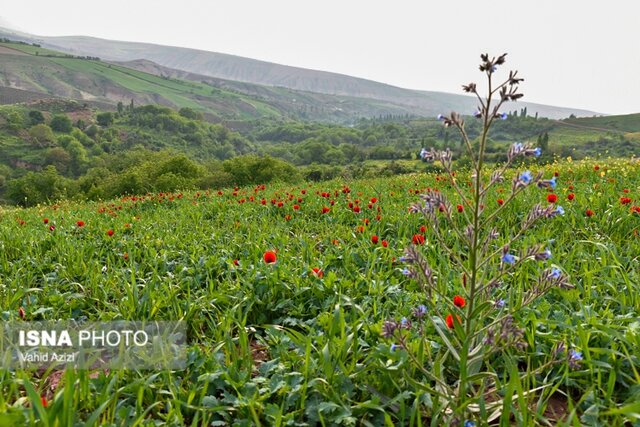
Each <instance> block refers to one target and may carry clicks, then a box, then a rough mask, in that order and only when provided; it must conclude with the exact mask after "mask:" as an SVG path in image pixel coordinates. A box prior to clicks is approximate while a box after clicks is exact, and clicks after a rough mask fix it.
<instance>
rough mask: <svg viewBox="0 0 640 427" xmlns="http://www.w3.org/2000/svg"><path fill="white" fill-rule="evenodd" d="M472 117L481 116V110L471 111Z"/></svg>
mask: <svg viewBox="0 0 640 427" xmlns="http://www.w3.org/2000/svg"><path fill="white" fill-rule="evenodd" d="M473 117H475V118H476V119H479V118H480V117H482V111H480V110H477V111H476V112H475V113H473Z"/></svg>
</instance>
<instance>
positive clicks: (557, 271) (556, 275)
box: [549, 267, 562, 279]
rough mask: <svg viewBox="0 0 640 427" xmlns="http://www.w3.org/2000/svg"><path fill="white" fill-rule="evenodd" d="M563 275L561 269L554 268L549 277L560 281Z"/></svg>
mask: <svg viewBox="0 0 640 427" xmlns="http://www.w3.org/2000/svg"><path fill="white" fill-rule="evenodd" d="M561 274H562V272H561V271H560V269H559V268H555V267H554V268H552V269H551V273H550V274H549V277H551V278H552V279H559V278H560V275H561Z"/></svg>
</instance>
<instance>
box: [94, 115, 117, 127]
mask: <svg viewBox="0 0 640 427" xmlns="http://www.w3.org/2000/svg"><path fill="white" fill-rule="evenodd" d="M96 121H97V122H98V124H99V125H100V126H102V127H108V126H111V125H112V124H113V113H111V112H106V113H100V114H98V115H97V116H96Z"/></svg>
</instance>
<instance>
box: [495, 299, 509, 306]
mask: <svg viewBox="0 0 640 427" xmlns="http://www.w3.org/2000/svg"><path fill="white" fill-rule="evenodd" d="M506 303H507V302H506V301H505V300H503V299H502V298H500V299H499V300H498V301H496V302H495V303H494V304H493V306H494V307H495V308H504V306H505V304H506Z"/></svg>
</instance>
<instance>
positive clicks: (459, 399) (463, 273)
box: [383, 54, 581, 425]
mask: <svg viewBox="0 0 640 427" xmlns="http://www.w3.org/2000/svg"><path fill="white" fill-rule="evenodd" d="M505 57H506V54H504V55H500V56H498V57H492V58H490V57H489V56H488V55H487V54H483V55H481V63H480V71H481V72H482V73H483V74H484V75H485V77H486V80H487V85H488V87H487V92H486V96H484V97H483V96H481V95H480V94H479V92H478V87H477V85H476V83H469V84H466V85H464V86H463V90H464V91H465V92H467V93H470V94H473V95H475V96H476V98H477V101H478V108H477V111H476V112H475V113H474V114H473V116H474V117H475V119H476V120H481V121H482V132H481V133H480V136H479V137H478V140H477V141H472V140H470V138H469V136H468V135H467V132H466V131H465V120H464V118H463V117H462V116H461V115H460V114H458V113H455V112H452V113H451V114H449V115H439V116H438V118H439V120H441V121H442V122H443V124H444V126H447V127H453V128H456V129H457V130H458V131H459V133H460V134H461V136H462V141H463V144H464V146H465V147H466V151H467V154H468V155H469V157H470V159H471V165H472V169H471V180H470V186H469V187H465V186H463V185H461V182H459V181H458V179H457V177H456V173H455V171H454V170H453V159H452V153H451V151H450V150H449V149H446V150H444V151H436V150H435V149H431V150H430V151H426V150H424V151H423V152H422V153H421V154H422V157H423V159H424V160H427V161H439V162H440V163H441V164H442V166H443V167H444V169H445V170H446V172H447V174H448V175H449V177H448V178H449V179H448V181H449V182H450V184H451V186H452V188H453V190H454V191H455V197H456V198H457V199H458V200H457V201H456V202H454V203H452V202H451V201H450V200H449V198H448V197H447V196H446V195H445V194H443V193H442V192H438V191H428V192H427V193H425V194H423V195H421V201H420V202H418V203H416V204H415V205H413V206H411V208H410V211H411V212H413V213H415V214H419V215H423V216H424V217H425V218H426V220H427V221H428V223H429V225H430V227H429V228H430V229H431V230H432V234H433V242H429V244H427V245H417V244H413V245H411V246H409V247H408V248H407V249H406V252H405V254H404V256H403V258H402V261H404V262H405V263H406V267H405V268H404V269H403V273H404V274H405V275H406V276H408V277H409V278H411V279H414V280H415V281H417V282H418V283H419V284H420V286H421V287H422V289H423V290H424V291H425V294H426V298H425V303H424V304H422V305H420V306H418V307H417V308H415V309H414V310H413V313H412V318H406V317H405V318H402V319H400V320H396V319H389V320H387V321H385V323H384V325H383V335H384V336H385V337H386V338H389V339H390V340H391V341H392V348H393V349H394V351H395V350H398V351H406V352H408V354H409V359H410V360H411V361H412V362H413V363H414V365H415V366H416V367H417V369H418V370H419V371H420V372H421V373H422V374H423V376H424V377H425V378H426V379H427V380H428V381H425V382H423V383H422V384H421V385H420V388H421V389H423V390H426V391H427V392H428V393H429V394H430V395H431V397H432V398H434V397H435V398H436V399H435V401H434V402H433V406H432V410H433V413H432V417H435V418H436V419H437V418H441V421H442V422H445V423H447V424H448V425H453V424H456V423H462V421H463V420H465V424H466V425H475V422H477V421H481V422H487V421H491V420H494V419H496V418H497V417H499V416H500V415H501V411H502V408H503V402H502V399H501V396H502V395H503V393H502V391H503V390H501V387H504V384H505V379H504V376H503V375H501V374H500V373H498V372H496V370H495V369H493V363H492V361H493V360H494V358H495V356H496V353H498V352H500V353H502V354H503V355H504V357H509V356H508V355H509V354H514V353H516V354H517V353H518V352H522V351H523V350H524V349H525V348H526V347H527V342H526V340H525V333H524V330H523V329H522V328H521V327H520V326H519V324H518V322H519V321H518V316H517V314H518V312H519V311H520V310H521V309H522V308H523V307H525V306H527V305H529V304H531V303H532V302H533V301H535V300H536V299H537V298H539V297H541V296H543V295H544V294H546V293H547V292H548V291H550V290H551V289H553V288H570V287H572V285H571V284H570V283H569V282H568V278H567V276H566V275H565V274H564V273H563V271H562V270H561V269H560V268H559V267H557V266H555V265H553V264H552V263H551V257H552V254H551V251H550V249H549V248H548V247H547V246H548V244H549V242H547V244H543V243H540V244H535V245H532V246H529V247H525V248H522V245H521V241H522V240H523V239H522V237H523V235H524V234H525V233H526V232H527V230H530V229H531V228H532V227H536V226H538V223H539V222H541V220H551V219H552V218H554V217H556V216H560V215H563V214H564V210H563V208H562V206H559V205H556V204H553V203H550V204H548V205H547V206H543V205H541V204H536V205H535V206H533V207H532V208H531V210H530V211H529V213H528V214H527V215H525V216H523V217H522V222H521V224H519V225H518V226H517V227H515V231H509V230H505V232H503V233H504V235H502V234H501V232H502V229H501V227H500V226H499V225H500V222H501V219H502V218H501V216H502V214H503V213H504V212H505V209H507V207H508V206H509V205H510V204H511V203H512V202H513V201H514V200H515V199H516V198H517V197H518V196H519V195H520V194H521V193H523V192H525V191H527V190H529V189H531V188H535V187H537V188H550V189H554V188H555V187H556V178H555V177H552V178H550V179H544V178H543V174H542V172H540V173H537V174H533V173H532V172H530V171H528V170H524V171H517V172H516V173H515V174H514V175H513V177H512V178H511V185H510V191H509V192H508V196H505V199H504V200H503V199H500V201H499V203H498V204H497V206H496V207H495V208H493V209H488V208H487V206H489V203H488V202H487V195H488V194H489V191H490V190H491V189H492V187H494V186H496V185H499V184H500V183H503V182H504V181H505V180H506V179H507V178H508V176H509V175H511V174H512V170H513V169H512V166H514V162H515V161H516V159H518V158H519V157H537V156H540V154H541V150H540V148H536V147H533V146H531V145H530V144H528V143H515V144H513V145H511V146H510V148H509V149H508V153H507V161H506V162H505V163H504V164H503V165H502V166H500V167H498V168H495V169H492V170H488V168H487V166H486V165H485V149H486V146H487V140H488V134H489V130H490V128H491V126H492V124H493V123H494V121H495V120H506V119H507V118H508V116H507V114H506V113H504V112H503V111H502V107H503V106H504V104H505V103H507V102H511V101H516V100H518V99H520V98H521V97H522V96H523V95H522V93H520V92H519V85H520V83H521V82H522V81H523V79H522V78H520V77H519V76H518V72H517V71H510V72H509V75H508V77H506V78H505V79H503V80H500V81H498V82H496V79H497V78H496V72H497V70H498V67H499V66H501V65H503V64H504V63H505ZM461 218H462V219H461ZM414 243H415V242H414ZM429 251H431V252H429ZM429 253H431V255H432V256H431V257H429ZM434 254H435V255H434ZM430 260H431V261H430ZM530 262H534V263H540V264H541V266H540V267H539V268H537V270H538V273H537V275H536V276H533V277H532V276H530V273H527V272H526V271H525V272H523V273H519V274H516V272H518V271H520V270H521V269H520V267H522V266H523V265H524V264H526V263H530ZM527 276H528V277H527ZM451 278H456V280H454V281H453V282H452V280H451ZM457 278H459V279H457ZM427 329H428V330H435V331H436V332H437V334H438V335H439V337H440V342H441V343H443V344H444V345H443V347H442V349H444V350H442V349H441V351H439V352H437V351H418V350H416V348H421V349H424V348H425V347H427V346H429V347H433V344H432V343H433V342H432V341H431V338H432V337H429V336H428V334H427V333H426V331H427ZM416 341H418V342H420V344H419V345H416ZM425 353H426V354H429V355H432V357H431V358H428V357H427V358H425V357H424V354H425ZM551 353H552V354H550V355H549V360H548V361H547V362H546V363H544V364H542V366H539V367H538V368H537V369H538V370H542V369H545V368H548V367H549V366H550V365H553V364H556V363H559V362H560V361H562V360H566V361H568V362H569V365H570V366H571V367H577V366H579V365H580V359H581V355H580V353H579V352H577V351H575V350H573V349H570V350H568V351H566V350H565V345H564V343H559V344H558V345H556V347H555V348H554V349H553V351H552V352H551ZM529 372H530V373H531V371H529ZM510 374H511V373H509V375H510ZM534 391H535V390H527V391H525V392H524V393H532V392H534ZM436 408H438V409H437V411H436ZM522 409H525V408H522Z"/></svg>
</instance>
